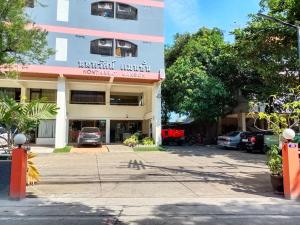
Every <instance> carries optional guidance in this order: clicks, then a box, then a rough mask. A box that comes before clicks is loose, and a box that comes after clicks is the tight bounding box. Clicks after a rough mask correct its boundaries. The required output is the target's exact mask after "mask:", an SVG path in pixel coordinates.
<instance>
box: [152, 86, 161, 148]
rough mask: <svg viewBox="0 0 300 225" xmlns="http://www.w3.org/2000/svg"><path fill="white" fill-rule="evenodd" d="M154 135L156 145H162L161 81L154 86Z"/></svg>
mask: <svg viewBox="0 0 300 225" xmlns="http://www.w3.org/2000/svg"><path fill="white" fill-rule="evenodd" d="M152 135H153V139H154V140H155V144H156V145H161V82H158V83H155V84H154V85H153V87H152Z"/></svg>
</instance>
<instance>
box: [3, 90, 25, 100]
mask: <svg viewBox="0 0 300 225" xmlns="http://www.w3.org/2000/svg"><path fill="white" fill-rule="evenodd" d="M1 95H5V96H8V97H10V98H12V99H14V100H15V101H17V102H19V101H20V100H21V89H20V88H0V98H1Z"/></svg>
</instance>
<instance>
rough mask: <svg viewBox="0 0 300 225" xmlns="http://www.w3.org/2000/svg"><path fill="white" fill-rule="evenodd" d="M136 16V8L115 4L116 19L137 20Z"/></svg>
mask: <svg viewBox="0 0 300 225" xmlns="http://www.w3.org/2000/svg"><path fill="white" fill-rule="evenodd" d="M137 15H138V10H137V8H135V7H133V6H130V5H127V4H123V3H117V10H116V17H117V18H118V19H127V20H137Z"/></svg>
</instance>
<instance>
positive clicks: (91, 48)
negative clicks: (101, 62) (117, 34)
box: [90, 38, 115, 57]
mask: <svg viewBox="0 0 300 225" xmlns="http://www.w3.org/2000/svg"><path fill="white" fill-rule="evenodd" d="M101 40H105V41H107V40H109V41H111V45H112V46H111V55H104V54H100V53H97V52H100V49H101V47H99V46H96V47H98V49H97V51H93V43H97V44H96V45H99V42H100V41H101ZM102 48H104V47H102ZM114 49H115V48H114V39H112V38H99V39H95V40H92V41H90V54H94V55H101V56H107V57H111V56H114Z"/></svg>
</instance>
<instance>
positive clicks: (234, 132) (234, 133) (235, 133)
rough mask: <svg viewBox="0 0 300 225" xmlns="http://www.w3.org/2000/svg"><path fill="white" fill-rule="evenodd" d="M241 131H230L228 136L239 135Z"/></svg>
mask: <svg viewBox="0 0 300 225" xmlns="http://www.w3.org/2000/svg"><path fill="white" fill-rule="evenodd" d="M239 133H240V132H238V131H232V132H230V133H229V134H227V136H229V137H235V136H237V135H238V134H239Z"/></svg>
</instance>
